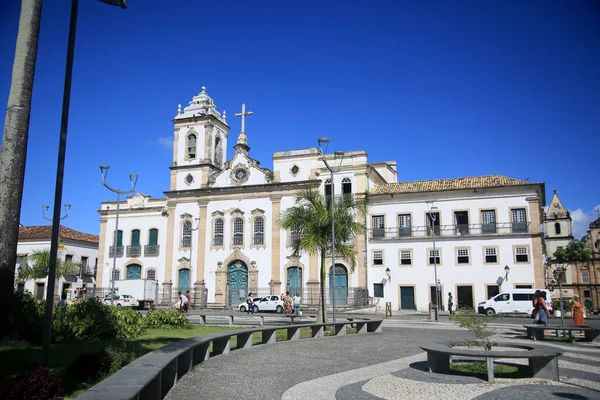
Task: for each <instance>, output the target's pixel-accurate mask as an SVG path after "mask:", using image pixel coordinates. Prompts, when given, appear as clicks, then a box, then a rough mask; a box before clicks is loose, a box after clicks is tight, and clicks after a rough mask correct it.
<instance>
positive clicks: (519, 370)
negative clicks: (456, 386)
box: [450, 362, 531, 380]
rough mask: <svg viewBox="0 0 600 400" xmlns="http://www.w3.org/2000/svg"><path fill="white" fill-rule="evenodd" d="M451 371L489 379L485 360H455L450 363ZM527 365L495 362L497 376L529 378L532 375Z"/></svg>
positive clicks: (495, 374)
mask: <svg viewBox="0 0 600 400" xmlns="http://www.w3.org/2000/svg"><path fill="white" fill-rule="evenodd" d="M450 373H451V374H454V375H462V376H474V377H476V378H481V379H484V380H487V365H486V363H484V362H454V363H452V365H450ZM530 375H531V374H530V372H529V368H528V367H527V366H526V365H506V364H497V363H494V377H496V378H510V379H517V378H527V377H531V376H530Z"/></svg>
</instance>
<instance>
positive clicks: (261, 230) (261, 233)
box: [252, 217, 265, 245]
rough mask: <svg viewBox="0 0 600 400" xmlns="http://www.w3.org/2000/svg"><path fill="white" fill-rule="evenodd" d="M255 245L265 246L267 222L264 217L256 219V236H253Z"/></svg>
mask: <svg viewBox="0 0 600 400" xmlns="http://www.w3.org/2000/svg"><path fill="white" fill-rule="evenodd" d="M253 238H254V239H253V242H252V244H254V245H262V244H265V220H264V219H263V217H256V218H255V219H254V236H253Z"/></svg>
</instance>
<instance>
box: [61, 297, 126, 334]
mask: <svg viewBox="0 0 600 400" xmlns="http://www.w3.org/2000/svg"><path fill="white" fill-rule="evenodd" d="M53 319H54V320H53V325H52V326H53V330H54V339H55V340H56V341H63V340H72V339H75V340H104V339H114V338H116V337H117V320H116V317H115V315H114V314H113V313H112V312H111V310H110V307H109V306H107V305H104V304H102V303H100V301H98V300H96V299H89V300H83V301H79V302H77V303H75V304H73V305H71V306H68V307H58V308H57V309H56V311H55V312H54V318H53Z"/></svg>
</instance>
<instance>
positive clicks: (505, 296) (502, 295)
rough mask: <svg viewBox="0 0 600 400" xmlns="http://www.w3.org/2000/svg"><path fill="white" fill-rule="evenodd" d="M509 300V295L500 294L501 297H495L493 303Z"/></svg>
mask: <svg viewBox="0 0 600 400" xmlns="http://www.w3.org/2000/svg"><path fill="white" fill-rule="evenodd" d="M509 300H510V294H508V293H502V294H501V295H499V296H498V297H496V298H495V299H494V301H509Z"/></svg>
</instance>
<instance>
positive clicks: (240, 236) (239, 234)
mask: <svg viewBox="0 0 600 400" xmlns="http://www.w3.org/2000/svg"><path fill="white" fill-rule="evenodd" d="M243 244H244V220H243V219H242V218H236V219H234V220H233V245H234V246H242V245H243Z"/></svg>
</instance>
